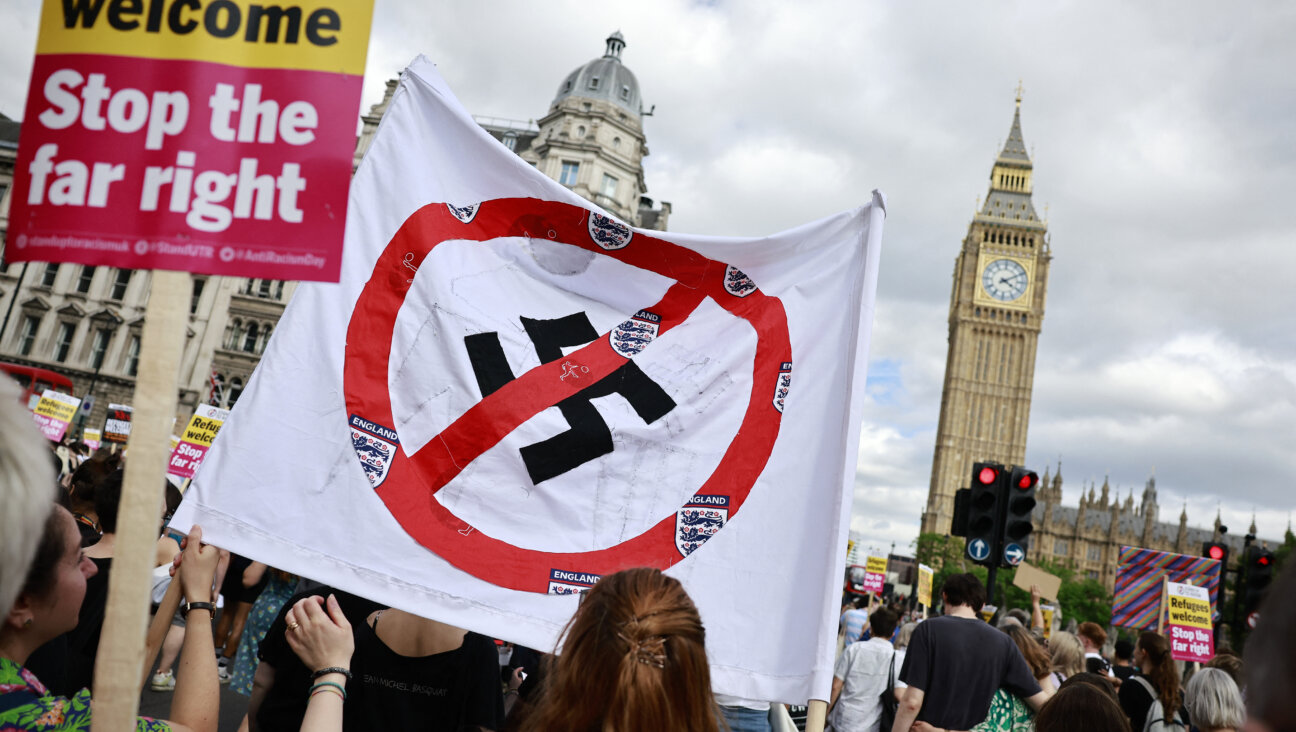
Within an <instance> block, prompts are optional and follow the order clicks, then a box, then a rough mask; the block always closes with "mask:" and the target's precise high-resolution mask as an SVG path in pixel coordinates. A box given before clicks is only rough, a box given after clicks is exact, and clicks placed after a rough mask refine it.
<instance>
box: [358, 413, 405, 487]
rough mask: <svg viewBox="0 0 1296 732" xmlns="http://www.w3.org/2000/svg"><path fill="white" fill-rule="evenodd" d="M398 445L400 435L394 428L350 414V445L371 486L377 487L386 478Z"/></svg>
mask: <svg viewBox="0 0 1296 732" xmlns="http://www.w3.org/2000/svg"><path fill="white" fill-rule="evenodd" d="M398 445H400V437H398V436H397V435H396V430H393V429H388V428H386V427H383V426H382V425H380V424H375V423H373V422H370V421H369V420H367V419H365V418H363V417H360V416H358V415H355V414H353V415H351V446H352V447H353V448H355V453H356V457H358V458H360V467H361V468H362V469H363V470H364V472H365V476H366V477H368V478H369V485H370V486H371V487H373V488H377V487H378V486H380V485H382V482H383V481H384V480H386V479H387V471H388V470H389V469H390V468H391V464H392V458H394V457H395V456H396V450H397V446H398Z"/></svg>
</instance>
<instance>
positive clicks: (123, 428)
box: [103, 404, 135, 445]
mask: <svg viewBox="0 0 1296 732" xmlns="http://www.w3.org/2000/svg"><path fill="white" fill-rule="evenodd" d="M134 411H135V410H134V409H132V408H131V407H129V406H127V405H125V404H109V405H108V417H107V419H105V420H104V428H103V440H104V442H116V443H119V444H123V445H124V444H126V441H127V440H129V439H130V433H131V415H132V414H133V413H134Z"/></svg>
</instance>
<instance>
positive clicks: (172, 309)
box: [93, 270, 207, 732]
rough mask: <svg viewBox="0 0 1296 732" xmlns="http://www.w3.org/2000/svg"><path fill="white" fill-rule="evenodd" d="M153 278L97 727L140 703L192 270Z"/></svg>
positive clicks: (127, 716)
mask: <svg viewBox="0 0 1296 732" xmlns="http://www.w3.org/2000/svg"><path fill="white" fill-rule="evenodd" d="M152 279H153V282H152V287H151V288H150V290H149V303H148V310H147V311H146V313H145V320H144V332H143V334H142V338H141V341H140V354H139V377H138V378H137V379H136V381H135V396H134V398H133V400H132V401H133V405H134V407H135V414H134V417H133V418H132V420H131V440H130V454H129V456H128V458H127V460H126V475H125V480H124V483H123V485H122V495H121V504H120V508H119V509H118V511H117V514H118V518H117V546H116V549H115V550H114V552H113V554H114V556H113V567H112V576H111V577H109V580H108V604H107V608H106V610H105V613H104V623H103V636H102V638H101V640H100V643H99V655H98V660H97V662H96V664H95V676H94V699H95V705H94V722H93V724H94V729H95V730H97V731H102V730H110V731H111V732H117V731H118V730H124V729H135V717H136V716H137V713H138V711H139V697H140V688H141V685H142V681H141V680H142V678H143V673H144V671H143V666H144V655H145V654H144V648H145V631H146V629H147V627H148V611H149V595H150V590H151V585H152V581H151V579H152V570H153V558H154V556H155V552H154V547H155V545H156V542H157V529H158V521H159V520H160V519H161V510H162V498H163V481H165V479H166V478H165V476H166V466H167V461H168V460H169V459H170V446H171V441H170V439H169V438H170V436H171V422H172V420H173V419H174V418H175V410H176V392H177V385H178V381H179V374H180V357H181V354H182V353H183V350H184V344H185V337H184V334H185V326H186V325H187V321H188V316H189V307H188V306H189V294H190V287H191V285H190V282H191V280H190V275H189V273H188V272H171V271H165V270H154V271H153V273H152ZM178 582H179V580H178V579H177V580H175V581H174V582H173V585H174V584H176V583H178ZM203 599H207V598H203ZM203 632H206V630H205V629H203Z"/></svg>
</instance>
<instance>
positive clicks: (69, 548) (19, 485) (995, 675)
mask: <svg viewBox="0 0 1296 732" xmlns="http://www.w3.org/2000/svg"><path fill="white" fill-rule="evenodd" d="M0 382H3V380H0ZM11 391H12V388H11V386H10V385H9V384H7V383H0V505H3V507H4V508H3V511H0V613H3V619H4V620H3V624H2V625H0V730H51V731H56V730H82V729H88V728H89V725H90V721H91V717H92V712H93V705H92V703H91V697H90V691H89V687H90V686H92V682H93V679H94V672H95V666H96V653H97V650H98V646H99V639H100V631H101V629H102V626H103V620H104V615H105V608H106V604H107V577H108V575H109V573H110V572H111V571H112V560H113V553H114V548H115V545H116V530H117V506H118V502H119V500H120V496H121V491H122V467H123V462H124V461H123V459H122V458H121V456H120V455H117V454H115V453H113V452H111V451H103V450H101V451H97V452H96V453H95V454H94V455H90V454H88V453H82V452H81V451H79V450H75V449H74V450H71V451H69V450H64V451H63V454H56V453H55V452H52V451H51V450H50V449H49V446H48V444H47V443H45V442H44V440H43V438H41V437H40V435H39V433H38V432H37V431H36V429H35V428H34V425H33V424H32V422H31V418H30V416H29V415H28V414H27V413H26V412H25V411H24V410H22V409H21V408H20V407H19V406H18V405H17V402H16V399H17V393H16V392H13V393H11ZM51 458H53V459H51ZM60 472H61V473H62V474H63V476H62V480H59V479H58V478H57V477H56V476H57V475H58V474H59V473H60ZM178 501H179V492H178V491H175V490H174V489H171V490H168V499H167V502H166V505H165V507H160V511H159V514H160V519H161V520H160V522H159V530H158V543H157V550H156V558H157V561H156V564H157V570H156V571H155V572H154V588H153V600H154V603H155V608H157V607H158V605H160V604H164V603H163V598H165V597H167V596H168V594H167V590H168V589H169V586H170V584H171V583H173V582H174V583H178V589H179V590H180V592H181V593H182V594H183V597H184V600H185V602H184V603H183V604H182V605H181V606H180V609H179V610H178V611H176V612H175V613H174V614H172V613H171V612H170V611H169V609H160V610H158V614H159V616H160V619H158V620H157V622H159V623H163V624H168V625H169V630H168V631H167V633H166V635H165V639H164V641H163V642H162V648H161V654H160V658H159V659H158V663H157V666H156V668H155V669H152V671H153V673H152V674H151V676H150V678H149V680H148V683H149V686H150V687H151V688H152V689H153V690H155V691H160V692H165V693H169V694H171V695H172V704H171V711H170V715H169V720H155V719H149V718H145V717H140V718H139V720H138V722H137V725H136V729H137V730H178V731H181V732H183V731H184V730H194V731H195V732H214V731H215V730H216V729H217V722H218V717H219V712H220V688H221V684H229V686H230V688H231V689H232V690H234V691H237V692H239V693H242V694H245V695H247V696H248V705H247V713H246V716H245V717H244V718H243V719H242V722H241V729H247V730H266V731H271V732H278V731H280V730H303V731H307V732H323V731H327V732H335V731H341V730H349V731H350V730H407V729H408V730H414V729H446V730H519V731H521V732H541V731H548V730H578V731H581V732H585V731H590V732H593V731H595V730H598V731H601V732H614V731H615V732H639V731H641V730H642V731H644V732H649V731H652V732H657V731H659V730H683V731H685V732H694V731H696V732H713V731H717V730H733V731H735V732H748V731H749V730H760V731H761V732H764V731H765V730H772V729H775V728H780V729H786V728H787V727H786V725H787V724H788V719H787V715H786V711H785V707H783V705H781V704H777V703H771V700H752V699H738V698H735V697H724V696H720V695H717V694H713V692H712V689H711V683H710V671H709V666H708V661H707V652H706V631H705V628H704V627H703V624H702V620H701V618H700V616H699V614H698V611H697V608H696V607H695V606H694V604H693V602H692V600H691V599H690V598H689V596H688V594H687V593H686V592H685V591H684V588H683V587H682V586H681V585H680V583H679V582H678V581H677V580H675V579H673V578H671V577H668V576H666V575H664V574H662V573H661V572H659V571H657V570H654V569H630V570H625V571H622V572H618V573H615V574H611V575H608V576H607V577H605V578H603V579H602V580H601V581H600V582H598V583H597V584H596V585H595V586H594V587H593V588H592V589H591V590H590V591H589V593H588V594H587V596H586V597H585V598H584V599H583V601H582V602H581V604H580V605H579V607H578V609H577V611H576V614H575V616H574V617H573V618H572V620H571V622H570V623H569V624H568V626H567V628H566V630H565V631H564V634H563V639H562V641H561V643H560V646H561V648H562V652H561V653H560V654H557V655H553V654H549V655H546V654H542V653H538V652H536V651H534V650H531V649H527V648H524V647H522V646H518V645H514V644H511V643H505V642H502V641H497V640H493V639H490V638H486V637H484V636H481V635H479V634H476V633H473V632H470V631H467V630H464V629H462V628H456V627H453V626H450V625H446V624H444V623H439V622H436V621H433V620H429V619H426V618H422V617H419V616H416V615H413V614H410V613H407V612H404V611H402V610H399V609H396V608H388V607H382V606H379V605H377V604H375V603H373V602H370V601H368V600H365V599H363V598H359V597H355V596H352V595H348V594H346V593H344V592H341V591H339V590H336V589H333V588H329V587H324V586H321V585H318V584H316V583H313V582H311V581H310V580H308V579H305V578H299V577H294V576H292V575H289V574H287V573H284V572H281V571H279V570H277V569H276V568H274V567H268V566H266V565H264V564H261V563H258V562H255V561H252V560H250V559H247V558H243V557H238V556H231V555H229V554H228V553H227V552H224V551H222V550H220V549H218V548H216V547H213V546H209V545H206V544H205V543H203V540H202V529H201V528H200V527H197V526H195V527H193V529H192V531H191V532H190V533H189V534H188V535H182V534H179V533H177V532H175V531H172V530H171V529H169V528H168V527H167V526H166V523H165V522H166V518H167V517H168V516H169V514H170V512H171V511H173V510H174V509H175V507H176V505H177V504H178ZM173 594H174V593H173ZM940 598H941V603H940V610H941V612H940V614H939V616H933V617H930V618H928V617H925V615H924V616H919V615H918V614H917V613H915V612H913V611H912V610H906V609H905V608H904V607H903V606H901V605H897V604H892V605H890V606H883V605H880V604H879V605H877V606H874V607H864V606H861V605H859V604H853V605H852V606H850V607H847V608H845V611H844V612H843V613H842V616H841V630H842V633H841V639H840V641H841V648H840V652H839V656H838V658H837V661H836V664H835V667H834V674H833V677H834V678H833V682H832V688H831V695H830V697H831V698H830V709H829V715H828V724H829V726H830V728H831V729H833V730H837V731H839V732H872V731H873V730H880V731H881V732H886V731H887V730H890V731H891V732H911V731H912V732H944V731H946V730H1012V731H1018V730H1040V731H1041V732H1053V731H1064V732H1070V731H1072V730H1075V731H1076V732H1080V731H1081V730H1084V732H1090V731H1091V730H1117V731H1120V730H1130V731H1131V732H1139V731H1143V730H1184V731H1185V732H1187V730H1200V731H1201V732H1214V731H1216V730H1241V729H1243V728H1244V726H1245V729H1247V730H1248V731H1250V732H1286V731H1288V730H1296V697H1293V695H1292V694H1290V693H1289V690H1290V689H1292V688H1296V622H1293V621H1296V617H1294V616H1296V603H1293V599H1296V564H1294V565H1293V566H1291V567H1288V568H1287V571H1286V572H1284V573H1283V575H1282V577H1280V579H1279V580H1278V581H1277V582H1276V583H1275V586H1274V587H1273V590H1272V597H1271V599H1270V600H1269V602H1268V604H1267V605H1266V606H1265V611H1266V612H1265V613H1264V614H1263V615H1262V618H1263V619H1262V621H1261V623H1260V625H1259V626H1258V627H1257V628H1256V630H1255V631H1254V633H1253V634H1252V638H1251V641H1250V643H1249V644H1248V646H1247V653H1246V655H1245V656H1244V657H1240V656H1238V655H1236V654H1233V653H1231V652H1229V651H1224V650H1222V651H1220V652H1219V653H1218V655H1217V656H1216V658H1215V659H1214V660H1213V661H1211V662H1210V663H1208V664H1207V665H1206V667H1204V668H1202V669H1200V670H1196V671H1195V672H1190V673H1188V674H1187V675H1185V670H1184V669H1182V668H1180V666H1179V665H1177V664H1176V662H1175V661H1174V660H1173V659H1172V658H1171V655H1170V647H1169V644H1168V642H1167V640H1166V638H1165V637H1164V636H1161V635H1158V634H1156V633H1151V632H1145V633H1142V634H1140V635H1138V636H1137V638H1136V640H1135V642H1133V643H1129V642H1127V641H1121V640H1116V639H1112V638H1109V637H1108V634H1107V632H1106V631H1104V629H1103V628H1102V627H1101V626H1099V625H1097V624H1094V623H1083V624H1080V625H1079V626H1077V627H1074V628H1072V630H1073V631H1074V632H1068V631H1064V630H1053V631H1052V632H1050V633H1048V634H1047V638H1046V637H1045V636H1046V634H1045V628H1044V627H1043V619H1042V618H1043V616H1042V614H1041V613H1040V609H1039V598H1038V593H1033V605H1034V606H1033V607H1032V612H1030V613H1027V612H1025V611H1013V612H1008V613H1004V615H1003V617H1002V618H1001V619H1000V620H999V622H998V623H997V624H993V625H992V624H991V623H988V622H986V621H985V620H983V619H981V618H980V617H979V612H980V611H981V609H982V606H983V604H984V602H985V597H984V590H983V588H982V585H981V583H980V581H979V580H977V578H976V577H975V576H973V575H970V574H963V575H953V576H950V577H948V578H946V580H945V582H944V585H943V587H942V588H941V591H940ZM218 601H219V602H221V603H223V608H221V609H219V610H218V607H217V603H218ZM164 613H165V614H164ZM217 617H219V621H218V622H216V623H215V624H213V620H216V618H217ZM1113 641H1114V642H1113ZM753 642H759V639H753ZM152 660H153V659H149V661H150V663H151V662H152ZM1244 698H1245V700H1246V703H1245V705H1244V703H1243V699H1244ZM772 701H773V702H777V701H780V700H772ZM781 701H789V700H781ZM1248 711H1249V716H1248ZM227 724H230V722H228V721H227Z"/></svg>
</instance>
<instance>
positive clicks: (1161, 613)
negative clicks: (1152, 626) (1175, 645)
mask: <svg viewBox="0 0 1296 732" xmlns="http://www.w3.org/2000/svg"><path fill="white" fill-rule="evenodd" d="M1169 583H1170V578H1169V577H1166V576H1163V577H1161V604H1160V605H1159V606H1158V607H1157V635H1164V634H1165V619H1166V600H1167V597H1168V596H1169V593H1170V584H1169Z"/></svg>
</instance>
